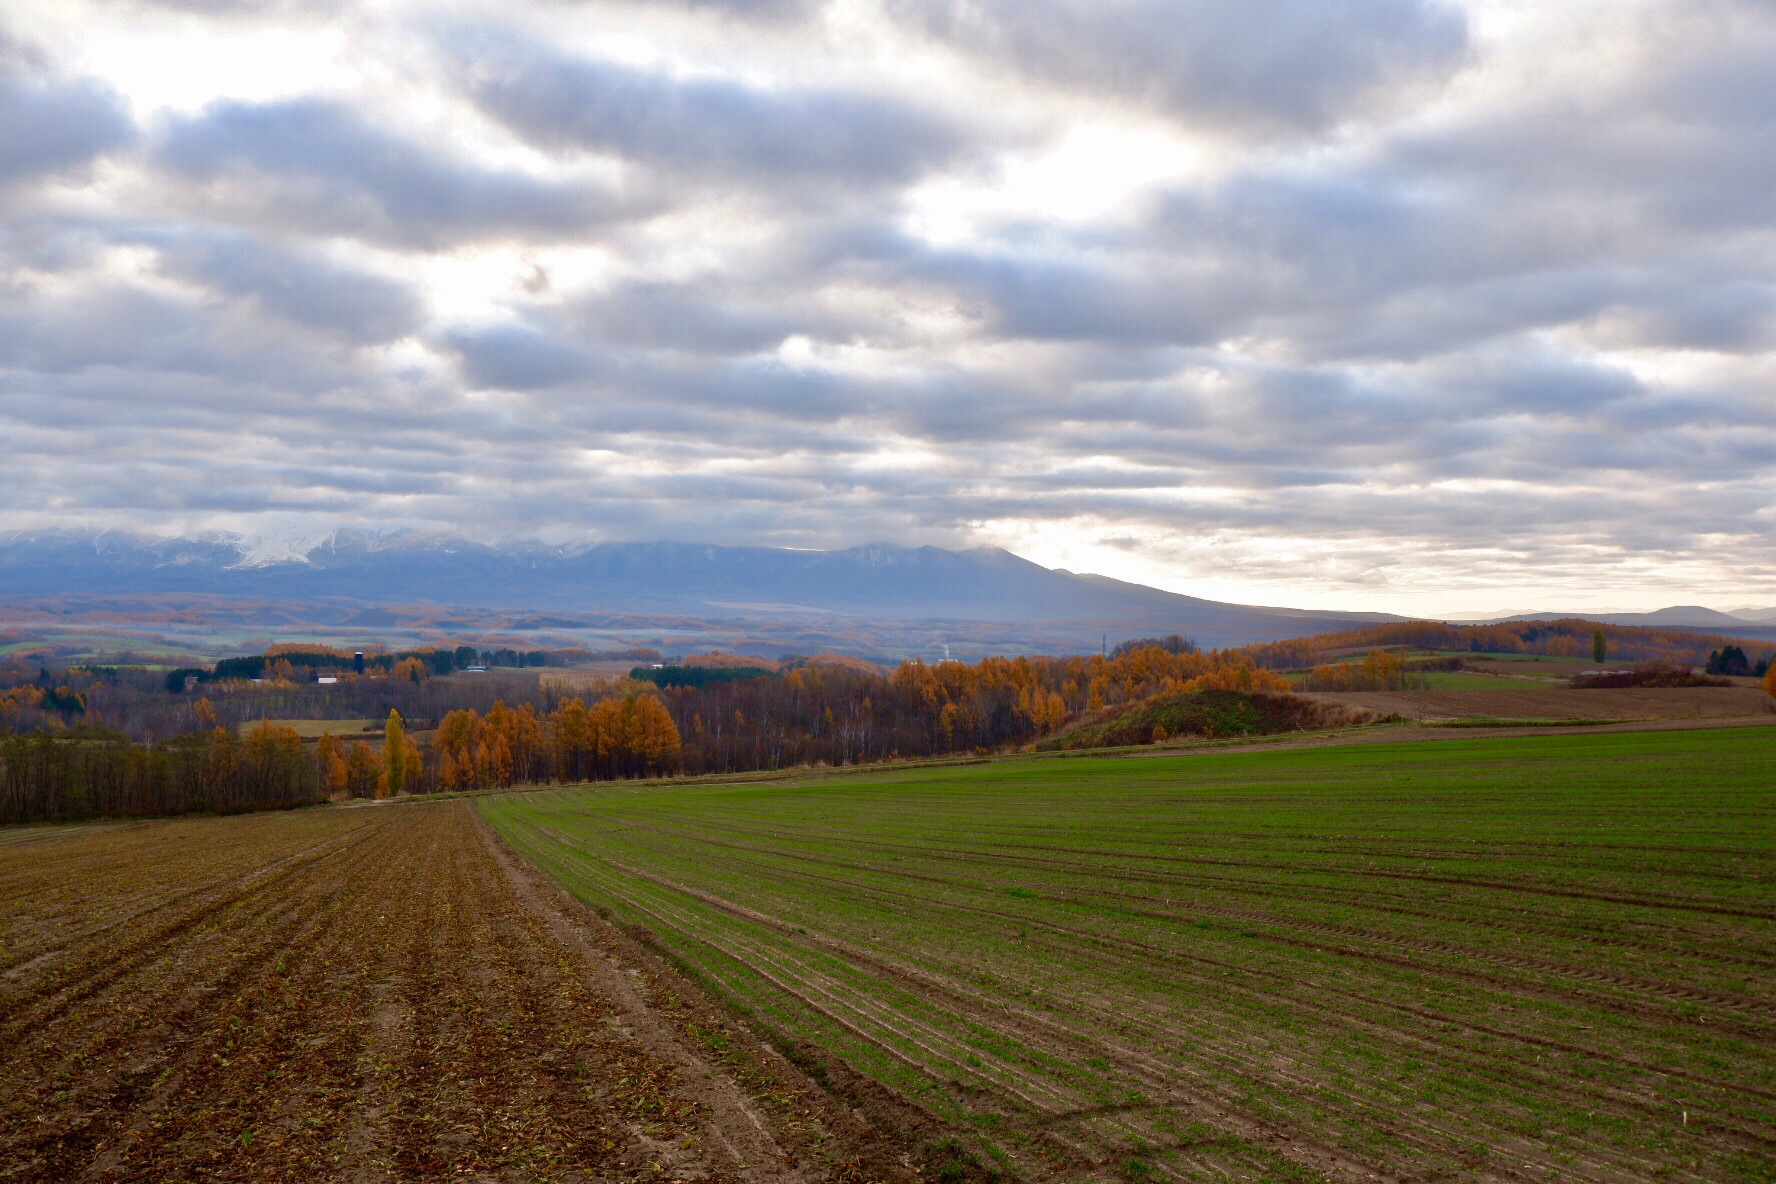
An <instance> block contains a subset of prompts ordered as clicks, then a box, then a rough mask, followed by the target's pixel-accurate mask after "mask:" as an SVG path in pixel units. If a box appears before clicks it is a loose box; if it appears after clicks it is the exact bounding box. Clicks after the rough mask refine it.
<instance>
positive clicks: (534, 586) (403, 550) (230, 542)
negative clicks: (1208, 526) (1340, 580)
mask: <svg viewBox="0 0 1776 1184" xmlns="http://www.w3.org/2000/svg"><path fill="white" fill-rule="evenodd" d="M124 592H128V593H135V594H162V593H206V594H212V595H215V594H220V595H225V596H242V597H245V596H252V597H275V598H280V599H283V600H298V601H321V600H334V601H352V602H358V603H370V604H415V603H424V604H434V605H440V606H462V607H472V608H485V609H503V610H526V611H548V612H552V613H557V614H574V613H630V614H641V615H651V616H657V617H677V618H698V619H705V620H709V619H727V618H742V617H744V618H751V619H759V618H778V619H789V618H799V619H808V618H821V617H833V618H839V617H842V618H848V619H855V620H873V621H884V622H886V621H894V622H909V621H945V620H948V621H976V622H997V623H1004V624H1008V625H1012V624H1020V623H1030V622H1050V623H1052V622H1066V623H1068V624H1069V626H1071V628H1070V629H1069V630H1068V633H1069V635H1072V636H1076V637H1077V639H1078V641H1079V643H1081V644H1083V643H1084V642H1085V641H1086V640H1087V639H1094V640H1095V638H1096V637H1097V636H1099V635H1102V634H1111V635H1115V636H1119V637H1126V636H1130V635H1134V634H1141V633H1169V632H1180V633H1185V634H1187V635H1189V636H1191V637H1194V638H1195V639H1196V640H1197V641H1198V642H1199V643H1201V644H1204V645H1243V644H1247V643H1250V642H1256V641H1269V640H1275V639H1278V638H1285V637H1300V636H1306V635H1310V634H1314V633H1322V632H1328V631H1331V630H1336V629H1348V628H1352V627H1355V626H1359V625H1364V624H1371V623H1374V622H1378V621H1394V620H1401V619H1403V618H1400V617H1397V616H1393V615H1390V614H1386V613H1366V612H1327V611H1309V610H1302V609H1289V608H1276V607H1262V606H1254V605H1240V604H1226V603H1222V602H1219V601H1212V600H1203V599H1198V598H1196V597H1191V596H1184V595H1180V594H1178V593H1174V592H1166V591H1162V590H1160V589H1157V588H1150V587H1146V586H1144V585H1141V584H1132V583H1126V582H1123V581H1120V580H1114V579H1110V578H1108V577H1106V576H1098V575H1089V574H1081V573H1076V572H1070V571H1066V570H1061V569H1051V568H1046V567H1042V566H1041V565H1039V564H1036V563H1032V562H1030V561H1029V560H1026V559H1021V558H1019V557H1018V556H1016V555H1013V554H1012V553H1010V552H1009V551H1005V550H1001V549H999V548H997V547H976V548H971V549H967V550H954V551H952V550H944V549H942V548H938V547H911V548H909V547H895V546H887V545H883V544H872V545H869V546H860V547H850V548H846V549H844V550H834V551H815V550H793V549H786V548H772V547H730V546H714V545H699V544H688V543H671V542H651V543H650V542H635V543H594V544H585V545H578V546H551V545H548V544H544V543H540V542H536V541H515V542H507V543H499V544H487V543H481V542H476V541H473V540H470V539H467V538H462V537H457V536H452V535H439V534H426V533H420V532H414V531H387V532H378V531H369V530H334V531H328V532H324V533H307V534H283V535H277V534H271V535H265V534H261V535H253V536H245V535H236V534H228V533H210V534H204V535H199V536H195V537H190V538H155V537H150V536H142V535H134V534H128V533H124V532H119V531H79V530H50V531H39V532H13V533H10V534H0V596H60V595H71V594H90V593H105V594H115V593H124ZM1572 616H1585V617H1589V618H1591V619H1593V620H1598V621H1602V622H1605V623H1610V624H1621V625H1647V626H1663V627H1668V628H1670V627H1688V628H1698V629H1706V630H1711V631H1716V632H1733V633H1741V634H1750V635H1762V634H1764V633H1765V632H1767V631H1776V609H1741V610H1739V611H1738V612H1737V613H1735V614H1729V613H1724V612H1719V611H1716V610H1713V609H1708V608H1701V607H1674V608H1668V609H1662V610H1659V611H1657V612H1652V613H1608V614H1596V613H1575V612H1537V613H1516V614H1508V615H1501V616H1498V617H1490V618H1486V619H1487V620H1505V619H1511V620H1524V619H1538V618H1540V619H1554V618H1558V617H1572ZM1468 619H1469V620H1472V619H1473V618H1468ZM563 623H564V624H565V623H566V622H563Z"/></svg>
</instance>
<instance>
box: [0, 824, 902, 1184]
mask: <svg viewBox="0 0 1776 1184" xmlns="http://www.w3.org/2000/svg"><path fill="white" fill-rule="evenodd" d="M0 883H3V884H5V885H6V886H7V888H8V889H9V895H8V896H7V897H6V898H5V903H4V904H3V905H0V934H4V935H5V936H6V941H7V945H6V947H5V955H6V959H7V961H8V962H9V963H10V969H9V970H8V971H7V973H6V977H5V981H4V984H3V986H0V1179H6V1180H25V1181H56V1182H63V1181H85V1180H94V1181H96V1180H120V1181H121V1180H132V1181H133V1180H231V1181H232V1180H242V1181H245V1180H253V1181H281V1180H291V1181H295V1180H302V1181H312V1180H343V1181H352V1182H364V1184H370V1182H382V1181H409V1180H411V1181H420V1180H438V1179H471V1180H482V1181H495V1180H497V1181H529V1180H553V1181H586V1182H590V1181H617V1180H625V1181H628V1180H636V1181H640V1180H648V1181H653V1180H660V1181H666V1180H706V1181H722V1182H727V1181H732V1182H737V1184H753V1182H763V1181H793V1182H814V1181H828V1180H831V1181H838V1182H841V1184H862V1182H865V1181H877V1180H880V1181H890V1180H894V1181H900V1180H908V1179H910V1178H911V1172H910V1171H909V1170H908V1169H907V1168H906V1167H905V1166H904V1165H903V1164H902V1163H901V1161H900V1160H899V1159H898V1158H897V1157H896V1156H895V1154H894V1153H893V1152H891V1151H890V1150H889V1149H888V1148H887V1147H886V1146H885V1145H883V1144H882V1143H881V1142H880V1141H879V1140H878V1139H876V1138H875V1137H874V1136H873V1135H872V1134H871V1132H870V1131H869V1130H868V1129H867V1128H866V1127H865V1126H864V1125H863V1124H862V1123H861V1122H859V1121H858V1120H857V1119H856V1118H855V1117H854V1116H853V1115H851V1114H850V1112H849V1111H847V1110H845V1109H844V1108H843V1107H841V1106H838V1105H837V1104H835V1103H833V1102H832V1101H831V1100H830V1099H828V1098H827V1097H826V1096H825V1095H824V1094H823V1093H821V1092H820V1091H819V1090H818V1089H816V1088H814V1087H813V1086H812V1085H811V1084H810V1083H808V1082H807V1081H806V1080H805V1079H803V1078H802V1076H801V1075H800V1073H799V1072H798V1071H796V1070H795V1069H794V1068H793V1067H792V1066H790V1065H789V1064H788V1063H787V1062H784V1061H782V1060H781V1059H780V1058H778V1057H776V1056H775V1054H773V1053H770V1052H769V1051H768V1050H766V1049H764V1048H763V1047H761V1046H759V1045H758V1044H757V1043H756V1042H754V1041H752V1040H751V1038H750V1037H748V1036H747V1035H746V1034H745V1033H744V1032H743V1031H740V1030H738V1029H737V1028H736V1027H734V1026H733V1025H730V1024H728V1023H726V1022H725V1021H724V1020H723V1018H722V1017H721V1016H719V1015H716V1014H714V1013H713V1012H712V1011H711V1009H710V1007H709V1005H708V1004H707V1003H705V1002H702V1001H701V1000H700V999H699V997H698V996H697V995H696V994H695V993H694V992H692V991H690V990H688V989H686V988H685V985H684V984H683V983H682V982H679V981H677V980H676V979H675V978H674V976H673V975H672V973H671V972H670V971H669V970H666V969H664V968H663V967H662V966H661V964H660V963H659V961H658V959H656V958H654V957H653V956H652V955H650V954H649V953H648V952H647V951H645V950H643V949H642V948H640V947H639V946H637V945H636V944H635V943H634V942H633V941H631V940H630V939H629V938H627V937H626V936H624V935H623V934H622V933H620V932H619V931H618V930H616V929H615V928H614V927H612V926H610V925H609V924H607V923H605V922H603V921H602V920H600V919H599V918H597V917H596V916H594V915H592V914H589V913H587V912H585V911H584V910H583V909H582V908H581V906H578V905H577V904H575V903H573V902H571V901H570V900H568V899H567V898H565V897H564V896H562V894H560V893H559V892H558V891H556V890H555V889H554V888H552V887H550V886H548V885H546V884H544V883H542V882H540V881H539V880H538V879H537V878H536V877H535V875H534V873H532V872H530V871H529V870H528V869H527V868H526V867H524V866H522V865H521V864H520V863H519V862H518V861H516V860H514V859H513V858H512V857H511V855H510V854H509V853H508V852H507V851H505V850H504V848H503V846H501V845H500V844H498V842H497V840H494V839H493V838H492V836H491V834H490V833H489V832H487V831H486V830H485V828H484V827H483V825H482V824H481V823H480V822H479V820H478V819H477V817H476V816H475V814H474V812H473V811H472V809H471V808H470V806H469V805H468V804H467V803H465V802H445V803H435V804H428V805H415V806H410V807H403V808H399V809H389V810H378V811H317V812H307V813H304V814H299V815H280V816H261V817H256V818H251V819H229V820H193V821H190V822H168V823H158V824H154V825H148V826H141V827H131V828H123V829H110V830H101V829H97V828H94V829H92V830H90V831H88V830H80V829H74V830H71V831H70V832H69V833H66V834H57V835H46V836H43V837H42V838H41V839H38V840H36V841H34V842H32V843H29V844H19V845H16V846H0Z"/></svg>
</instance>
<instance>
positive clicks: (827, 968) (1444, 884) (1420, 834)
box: [482, 728, 1776, 1181]
mask: <svg viewBox="0 0 1776 1184" xmlns="http://www.w3.org/2000/svg"><path fill="white" fill-rule="evenodd" d="M1772 736H1773V734H1772V733H1771V732H1769V731H1767V730H1765V729H1761V728H1759V729H1731V730H1719V731H1707V730H1698V731H1683V732H1665V733H1645V734H1612V735H1575V736H1546V737H1530V738H1514V739H1475V740H1472V741H1467V740H1462V741H1445V742H1437V743H1419V744H1391V745H1382V744H1373V745H1359V746H1351V747H1338V748H1315V749H1296V750H1288V751H1272V752H1247V753H1225V754H1213V755H1199V756H1188V757H1171V758H1141V759H1104V758H1083V759H1081V758H1074V759H1032V758H1024V759H1014V760H1007V761H1002V762H996V763H991V764H985V765H974V766H961V767H950V768H941V769H925V770H905V771H898V772H892V773H884V772H875V773H869V774H861V775H850V776H846V775H832V776H825V777H804V778H801V779H797V780H788V781H783V782H778V783H763V784H760V783H752V784H740V785H690V786H678V787H672V788H665V789H662V788H657V787H648V786H645V785H640V784H635V785H615V786H610V785H606V786H600V787H596V788H586V789H574V790H562V791H551V792H545V793H535V794H527V795H510V796H505V797H499V798H490V799H483V802H482V809H483V810H484V812H485V813H486V815H487V817H488V818H489V819H490V820H491V821H492V822H493V824H494V825H495V827H496V828H497V829H498V830H499V831H500V833H501V834H502V835H504V836H505V837H506V838H507V839H508V840H509V841H510V842H511V843H513V844H514V845H515V846H516V847H518V848H519V849H520V850H522V851H524V852H525V853H526V854H527V855H529V856H530V857H531V858H532V859H534V860H535V861H536V862H537V863H538V864H539V865H541V866H542V867H543V868H545V869H546V870H547V871H549V872H550V873H551V874H552V875H554V876H555V877H556V878H557V879H558V880H559V881H560V882H562V883H563V884H565V885H566V886H567V887H568V888H569V889H570V890H571V891H572V892H574V893H575V894H577V895H579V896H580V897H581V898H583V899H585V900H586V901H588V902H589V903H591V904H593V905H594V906H596V907H599V908H601V909H603V910H606V911H607V912H608V914H609V915H611V916H612V917H613V918H614V919H616V920H618V921H620V922H623V923H626V924H628V925H630V926H632V927H633V928H634V930H635V931H637V932H642V931H645V932H643V933H642V936H643V937H644V940H650V941H652V942H654V943H656V944H657V946H658V947H659V948H660V949H662V950H663V951H664V952H666V953H667V954H668V955H669V956H671V957H672V958H673V959H675V960H676V961H678V962H679V964H680V965H681V966H683V967H685V968H687V969H688V970H689V971H690V972H691V973H692V974H693V975H694V976H696V977H697V978H699V979H700V980H701V981H702V982H703V983H704V984H705V985H706V986H707V987H708V988H709V989H710V990H711V991H713V992H714V993H715V994H716V995H717V996H719V997H720V998H722V999H723V1000H725V1001H726V1002H727V1003H728V1004H729V1005H730V1006H731V1007H732V1008H733V1009H734V1010H736V1011H737V1012H738V1013H740V1014H742V1015H744V1016H745V1017H747V1018H749V1019H751V1020H752V1021H753V1022H754V1023H755V1024H756V1025H757V1026H758V1027H759V1029H761V1030H763V1031H765V1032H767V1033H768V1034H770V1035H772V1036H773V1038H774V1039H775V1040H776V1041H777V1043H778V1044H779V1045H780V1047H783V1048H786V1049H788V1050H790V1051H791V1052H792V1053H794V1054H795V1055H796V1056H797V1057H798V1059H800V1060H802V1061H803V1063H805V1064H808V1065H811V1066H813V1068H814V1069H815V1071H817V1072H818V1071H822V1066H823V1065H824V1066H826V1068H825V1070H824V1071H825V1072H826V1073H827V1075H828V1079H829V1081H831V1082H832V1083H833V1084H834V1085H835V1086H837V1087H839V1088H842V1089H848V1090H849V1093H850V1095H851V1096H852V1097H854V1098H855V1099H856V1100H857V1101H858V1103H859V1104H861V1105H863V1106H864V1107H865V1108H866V1109H868V1110H870V1111H871V1112H872V1113H873V1114H876V1115H878V1116H879V1118H880V1120H881V1121H883V1122H885V1123H887V1124H889V1125H891V1126H898V1128H899V1129H900V1130H902V1131H903V1132H904V1133H909V1134H911V1135H912V1137H914V1138H915V1140H916V1141H923V1142H924V1143H925V1144H926V1146H927V1151H926V1155H927V1163H928V1165H929V1167H930V1170H931V1173H932V1175H933V1176H935V1177H936V1178H940V1179H941V1178H949V1179H966V1178H978V1177H980V1176H981V1175H983V1174H986V1173H991V1172H1005V1173H1009V1174H1011V1175H1013V1176H1017V1177H1022V1178H1027V1179H1064V1180H1076V1179H1086V1178H1099V1179H1117V1178H1121V1179H1128V1180H1143V1179H1225V1178H1228V1177H1230V1176H1232V1177H1237V1178H1247V1179H1277V1180H1309V1179H1321V1178H1332V1179H1344V1178H1350V1179H1363V1178H1366V1177H1369V1176H1371V1175H1374V1176H1379V1177H1381V1178H1383V1179H1392V1180H1402V1179H1417V1180H1428V1179H1460V1180H1469V1179H1512V1180H1555V1179H1561V1180H1595V1181H1606V1180H1652V1179H1670V1180H1770V1179H1776V1174H1773V1173H1772V1169H1771V1167H1770V1165H1771V1162H1772V1158H1771V1153H1772V1150H1773V1149H1776V1055H1773V1054H1776V789H1773V788H1772V787H1773V786H1776V744H1772ZM798 1050H799V1051H798ZM847 1066H848V1067H849V1069H847V1068H846V1067H847ZM851 1070H854V1071H855V1073H856V1074H861V1075H862V1078H864V1079H870V1080H873V1081H874V1082H876V1083H880V1084H881V1085H882V1086H886V1087H887V1091H891V1093H888V1092H885V1091H879V1090H878V1091H873V1092H872V1091H871V1090H869V1089H864V1088H860V1087H859V1086H858V1084H857V1081H856V1079H855V1077H854V1075H853V1074H852V1073H851V1072H850V1071H851ZM848 1081H849V1082H851V1084H850V1085H849V1086H847V1085H846V1083H847V1082H848ZM897 1099H898V1100H897Z"/></svg>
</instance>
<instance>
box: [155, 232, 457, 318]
mask: <svg viewBox="0 0 1776 1184" xmlns="http://www.w3.org/2000/svg"><path fill="white" fill-rule="evenodd" d="M141 237H142V241H145V242H148V243H151V244H153V245H154V246H156V247H157V248H158V250H159V252H160V258H161V271H162V272H163V273H164V274H168V275H172V276H176V277H179V278H181V279H185V280H190V281H192V282H195V283H199V284H202V285H204V286H206V287H208V288H209V289H210V290H212V291H214V292H216V293H218V294H220V295H223V296H226V297H231V298H235V299H244V300H250V301H252V302H254V303H255V304H256V305H257V306H258V307H259V308H261V309H262V310H264V311H265V312H267V313H270V314H272V315H274V316H278V317H283V318H287V319H288V320H291V321H295V322H296V323H298V324H301V325H305V326H307V327H309V328H312V329H320V330H323V331H325V332H328V333H333V334H337V335H339V336H342V337H345V338H348V339H350V340H352V341H357V342H365V343H368V342H379V341H388V340H391V339H393V338H397V337H404V336H407V335H408V334H410V333H412V332H414V331H415V329H417V328H418V327H419V325H420V324H421V322H422V320H423V316H424V311H423V305H422V303H421V301H420V299H419V296H418V294H417V293H416V292H414V291H413V289H412V288H411V287H409V286H408V285H406V284H403V283H398V282H396V281H394V280H390V279H387V278H385V277H383V276H379V275H376V274H374V273H372V272H368V271H364V270H362V269H361V268H357V267H352V266H348V265H345V264H341V263H338V262H335V261H333V260H331V259H328V258H326V257H325V256H324V255H322V254H321V253H320V252H318V251H315V250H313V249H312V248H310V249H307V250H303V249H297V248H293V247H289V246H284V245H280V244H273V243H267V242H264V241H262V240H259V239H256V238H253V237H251V236H249V235H244V234H237V233H230V232H227V231H219V230H213V229H197V230H187V231H183V232H181V231H178V230H174V231H170V232H165V231H155V232H150V233H147V234H145V235H143V236H141Z"/></svg>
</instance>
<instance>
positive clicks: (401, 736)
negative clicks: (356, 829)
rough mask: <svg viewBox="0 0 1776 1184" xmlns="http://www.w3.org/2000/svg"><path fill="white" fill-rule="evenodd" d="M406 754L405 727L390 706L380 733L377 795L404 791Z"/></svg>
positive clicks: (381, 796) (406, 773) (396, 712)
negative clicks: (386, 719) (380, 752)
mask: <svg viewBox="0 0 1776 1184" xmlns="http://www.w3.org/2000/svg"><path fill="white" fill-rule="evenodd" d="M407 755H408V745H407V729H406V728H405V727H404V726H403V725H402V723H401V713H400V712H399V711H396V710H395V709H394V708H392V707H391V708H389V716H388V725H387V726H386V727H385V728H384V729H383V733H382V779H381V781H380V782H379V783H378V785H377V793H376V796H377V797H379V798H389V797H394V796H395V795H396V794H398V793H404V792H405V791H406V789H407V775H408V768H407Z"/></svg>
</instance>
